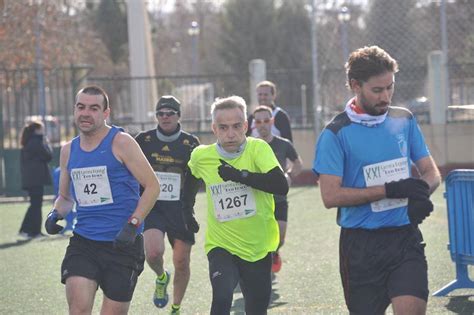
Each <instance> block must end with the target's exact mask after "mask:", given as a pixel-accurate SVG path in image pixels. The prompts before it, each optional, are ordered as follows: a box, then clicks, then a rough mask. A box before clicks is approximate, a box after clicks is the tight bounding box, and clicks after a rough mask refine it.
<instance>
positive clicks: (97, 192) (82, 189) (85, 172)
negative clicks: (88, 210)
mask: <svg viewBox="0 0 474 315" xmlns="http://www.w3.org/2000/svg"><path fill="white" fill-rule="evenodd" d="M71 179H72V183H73V185H74V191H75V193H76V199H77V203H78V204H79V205H80V206H82V207H91V206H99V205H106V204H109V203H113V202H114V200H113V198H112V192H111V190H110V182H109V177H108V176H107V166H95V167H84V168H73V169H72V170H71Z"/></svg>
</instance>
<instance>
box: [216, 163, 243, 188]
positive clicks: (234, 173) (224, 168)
mask: <svg viewBox="0 0 474 315" xmlns="http://www.w3.org/2000/svg"><path fill="white" fill-rule="evenodd" d="M219 161H220V162H221V165H219V167H218V168H217V172H218V173H219V176H220V177H221V178H222V179H223V180H224V181H228V180H231V181H233V182H237V183H241V182H242V171H240V170H238V169H236V168H235V167H233V166H232V165H230V164H229V163H227V162H226V161H224V160H222V159H219Z"/></svg>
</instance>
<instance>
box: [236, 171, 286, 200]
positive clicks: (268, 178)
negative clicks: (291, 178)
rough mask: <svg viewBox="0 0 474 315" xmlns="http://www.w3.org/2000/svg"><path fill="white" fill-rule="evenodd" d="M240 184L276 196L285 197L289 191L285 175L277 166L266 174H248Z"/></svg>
mask: <svg viewBox="0 0 474 315" xmlns="http://www.w3.org/2000/svg"><path fill="white" fill-rule="evenodd" d="M242 184H245V185H247V186H250V187H252V188H255V189H258V190H261V191H264V192H267V193H270V194H276V195H286V194H287V193H288V189H289V188H288V182H287V181H286V178H285V174H283V172H282V170H281V169H280V168H279V167H278V166H276V167H275V168H273V169H272V170H270V171H269V172H268V173H252V172H249V175H248V176H247V178H245V179H243V180H242Z"/></svg>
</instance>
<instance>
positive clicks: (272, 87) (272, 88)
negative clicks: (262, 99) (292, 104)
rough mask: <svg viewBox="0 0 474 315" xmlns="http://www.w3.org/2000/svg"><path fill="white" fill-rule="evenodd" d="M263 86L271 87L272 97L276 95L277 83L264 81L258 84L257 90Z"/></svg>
mask: <svg viewBox="0 0 474 315" xmlns="http://www.w3.org/2000/svg"><path fill="white" fill-rule="evenodd" d="M262 86H266V87H269V88H270V90H271V91H272V95H276V91H277V88H276V85H275V83H273V82H272V81H268V80H265V81H262V82H260V83H258V84H257V87H256V88H257V89H258V88H259V87H262Z"/></svg>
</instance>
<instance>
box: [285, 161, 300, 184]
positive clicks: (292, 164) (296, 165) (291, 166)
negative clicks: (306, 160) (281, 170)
mask: <svg viewBox="0 0 474 315" xmlns="http://www.w3.org/2000/svg"><path fill="white" fill-rule="evenodd" d="M287 161H289V163H287V166H288V167H287V168H286V170H285V177H286V181H287V182H288V186H291V183H292V182H293V178H295V177H296V176H298V175H299V174H300V173H301V171H302V170H303V160H301V158H300V157H298V158H297V159H296V160H294V161H291V160H289V159H287Z"/></svg>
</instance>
